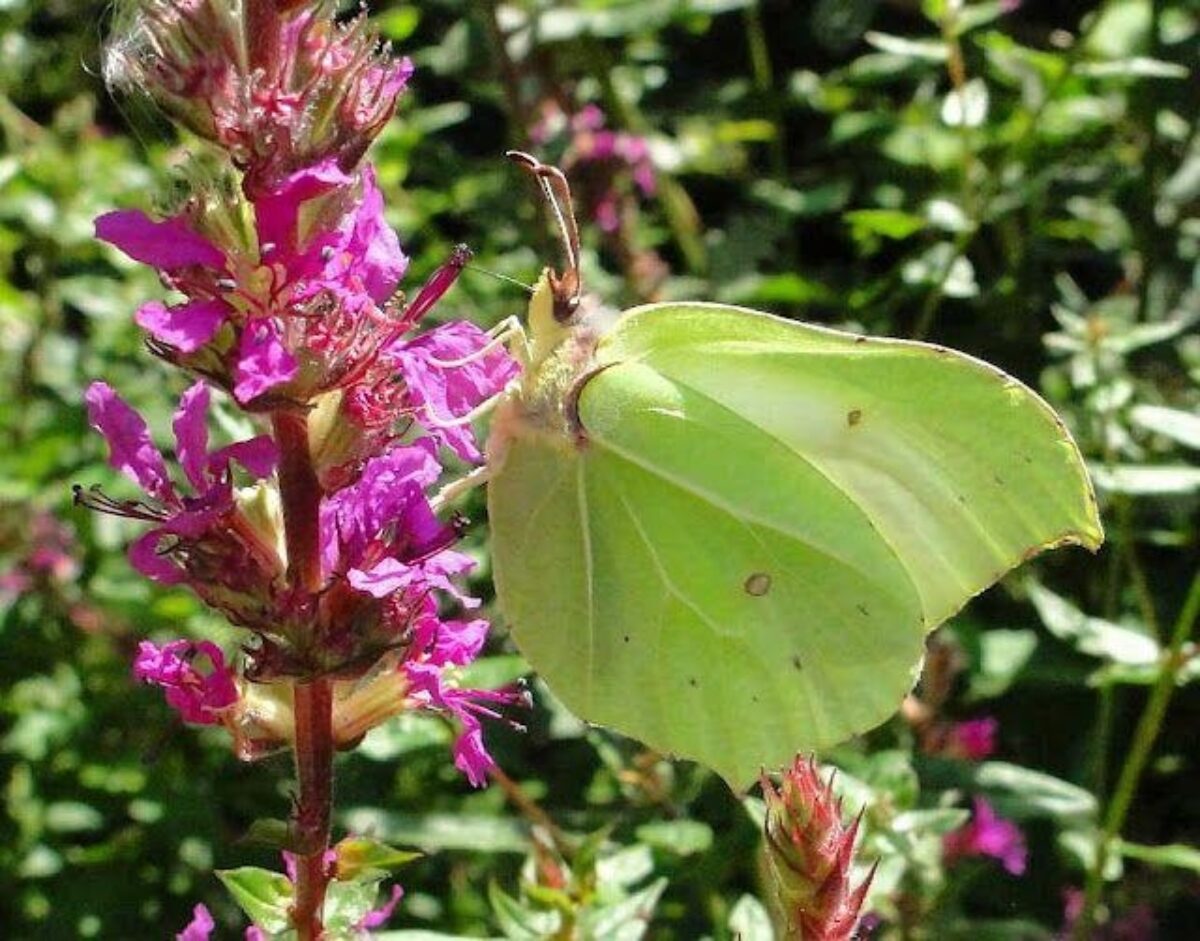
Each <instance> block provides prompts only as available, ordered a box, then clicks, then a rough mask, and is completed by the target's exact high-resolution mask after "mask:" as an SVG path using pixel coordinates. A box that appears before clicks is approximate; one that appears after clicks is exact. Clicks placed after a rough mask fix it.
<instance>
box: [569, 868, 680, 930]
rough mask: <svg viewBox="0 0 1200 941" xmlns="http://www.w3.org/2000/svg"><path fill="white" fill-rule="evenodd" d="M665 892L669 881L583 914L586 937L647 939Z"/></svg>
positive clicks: (581, 926)
mask: <svg viewBox="0 0 1200 941" xmlns="http://www.w3.org/2000/svg"><path fill="white" fill-rule="evenodd" d="M666 888H667V880H666V879H659V880H657V881H655V882H653V883H651V884H650V885H648V886H647V887H646V888H644V889H642V890H641V891H640V892H636V893H634V894H633V895H630V896H629V897H628V898H624V899H621V900H620V901H619V902H615V903H613V904H612V905H608V906H606V907H604V908H601V909H593V910H590V911H588V912H586V913H584V915H583V917H581V918H580V919H579V927H580V928H581V929H582V932H583V937H586V938H606V939H610V941H638V939H640V938H642V937H644V936H645V934H646V929H647V928H648V927H649V926H650V919H651V918H652V917H653V916H654V910H655V908H657V907H658V900H659V898H660V897H661V896H662V894H663V891H664V890H665V889H666Z"/></svg>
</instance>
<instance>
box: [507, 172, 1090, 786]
mask: <svg viewBox="0 0 1200 941" xmlns="http://www.w3.org/2000/svg"><path fill="white" fill-rule="evenodd" d="M512 156H513V157H514V159H515V160H517V162H519V163H521V164H522V165H524V166H525V167H526V168H527V169H529V170H530V171H531V172H533V173H534V175H535V176H536V177H537V179H538V180H539V181H540V183H541V185H542V188H543V190H544V192H545V194H546V196H547V198H548V200H549V202H550V205H551V206H552V207H553V208H554V210H555V212H556V214H557V216H558V220H559V225H560V228H561V229H562V231H563V234H564V240H565V242H566V244H567V253H568V260H567V268H566V270H565V271H564V272H563V274H562V275H558V274H556V273H555V272H554V271H552V270H550V269H547V270H546V271H545V272H544V273H543V275H542V277H541V279H540V280H539V282H538V284H537V287H536V288H535V290H534V292H533V297H532V300H531V302H530V304H529V314H528V327H529V340H528V342H526V343H525V344H517V346H518V347H519V348H518V349H517V350H516V352H517V354H518V355H519V356H520V357H521V358H523V361H524V371H523V374H522V376H521V378H520V380H519V382H518V383H517V384H516V386H515V387H514V388H513V389H512V390H511V391H510V392H509V393H507V394H506V396H505V397H504V398H503V399H502V401H501V402H500V403H499V405H498V407H497V410H496V413H495V416H494V418H493V421H492V427H491V433H490V439H489V442H488V448H487V450H488V464H487V468H486V471H485V473H486V476H487V478H488V481H489V482H488V512H489V516H490V521H491V531H492V552H493V558H494V574H495V583H496V592H497V596H498V600H499V604H500V608H501V610H502V612H503V613H504V615H505V617H506V618H507V619H508V620H509V621H510V622H511V626H512V634H513V637H514V639H515V640H516V643H517V646H518V647H519V648H520V650H521V651H522V653H523V654H524V655H525V657H526V658H527V659H528V660H529V662H530V664H531V665H532V666H533V668H534V669H535V670H537V671H538V672H539V673H540V674H541V676H542V677H543V679H544V680H545V681H546V683H547V684H548V685H549V686H550V688H551V689H552V690H553V691H554V692H555V693H556V694H557V695H558V696H559V697H560V698H561V699H562V701H563V702H564V703H565V704H566V705H567V706H568V707H569V708H570V709H571V710H572V711H574V712H575V713H576V714H578V715H579V716H580V717H582V718H584V719H586V720H588V721H591V722H595V723H599V724H602V725H605V726H610V727H612V728H613V729H616V730H619V731H620V732H623V733H625V734H627V735H631V736H633V737H635V738H638V739H640V740H642V741H643V742H645V743H646V744H648V745H650V746H652V747H654V748H656V749H658V750H660V751H663V752H666V753H669V754H672V755H677V756H682V757H686V758H692V759H695V760H697V761H699V762H702V763H703V764H706V765H708V766H710V767H712V768H713V769H715V770H716V771H717V772H718V773H719V774H721V776H722V777H724V778H725V779H726V780H727V781H728V782H730V784H732V785H733V786H735V787H742V786H745V785H747V784H748V783H750V782H751V781H752V780H753V779H754V778H755V777H756V775H757V774H758V772H759V770H760V769H761V768H762V767H764V766H766V767H773V766H779V765H782V764H784V763H785V762H786V761H788V760H789V759H790V758H791V757H792V756H793V755H794V754H796V753H797V752H798V751H802V750H809V749H821V748H825V747H827V746H830V745H833V744H836V743H838V742H840V741H842V740H844V739H847V738H849V737H851V736H853V735H855V734H858V733H861V732H864V731H866V730H868V729H871V728H873V727H875V726H877V725H879V724H880V723H882V722H883V721H884V720H886V719H887V718H888V717H889V716H891V715H892V714H893V713H894V712H895V711H896V710H897V708H898V706H899V704H900V702H901V700H902V698H903V697H904V695H905V694H906V693H907V692H908V691H909V690H910V689H911V687H912V685H913V683H914V681H915V679H916V676H917V673H918V671H919V668H920V663H921V659H922V654H923V650H924V639H925V636H926V635H927V634H928V633H929V632H930V631H931V630H932V629H933V628H934V627H936V626H937V625H938V624H940V623H941V622H942V621H944V620H946V618H948V617H950V616H951V615H952V614H954V613H955V612H956V611H958V610H959V608H961V607H962V606H963V605H964V604H965V603H966V602H967V600H968V599H970V598H971V597H972V596H974V595H976V594H978V593H979V592H980V591H982V590H983V589H985V588H987V587H988V586H989V585H991V584H993V583H994V582H995V581H996V580H997V579H999V578H1000V577H1001V576H1002V575H1004V574H1005V572H1007V571H1008V570H1009V569H1011V568H1013V567H1014V566H1016V565H1017V564H1019V563H1020V562H1021V561H1022V560H1024V559H1027V558H1029V557H1030V556H1032V555H1034V554H1035V553H1037V552H1039V551H1041V550H1042V549H1046V548H1049V547H1053V546H1058V545H1062V544H1064V543H1078V544H1082V545H1084V546H1086V547H1088V548H1090V549H1095V548H1096V547H1098V546H1099V544H1100V543H1101V541H1102V539H1103V532H1102V529H1101V525H1100V521H1099V518H1098V514H1097V510H1096V503H1095V498H1094V496H1093V493H1092V489H1091V485H1090V483H1089V481H1088V477H1087V473H1086V471H1085V468H1084V465H1083V461H1082V459H1081V457H1080V455H1079V452H1078V450H1077V448H1076V446H1075V444H1074V442H1073V441H1072V440H1071V437H1070V435H1069V434H1068V432H1067V431H1066V429H1065V428H1064V427H1063V424H1062V422H1061V421H1060V420H1059V419H1058V417H1057V416H1056V415H1055V414H1054V412H1053V411H1052V410H1051V408H1050V407H1049V406H1048V405H1047V404H1046V403H1045V402H1044V401H1042V399H1040V398H1039V397H1038V396H1037V395H1036V394H1035V393H1034V392H1032V391H1031V390H1029V389H1028V388H1026V387H1025V386H1024V385H1022V384H1021V383H1020V382H1018V381H1017V380H1015V379H1013V378H1012V377H1010V376H1007V375H1005V374H1004V373H1003V372H1001V371H1000V370H998V369H995V368H993V367H992V366H990V365H988V364H986V363H984V362H981V361H979V360H977V359H973V358H971V357H970V356H966V355H964V354H962V353H957V352H954V351H952V350H948V349H945V348H943V347H939V346H933V345H929V344H923V343H915V342H910V341H904V340H890V339H875V338H871V337H864V336H856V335H853V334H850V333H843V332H840V331H836V330H830V329H826V328H823V327H816V326H812V325H809V324H803V323H797V322H795V321H791V320H786V319H783V318H780V317H776V316H772V315H769V314H764V313H759V312H758V311H753V310H746V309H743V308H739V307H731V306H727V305H723V304H710V303H664V304H650V305H646V306H643V307H635V308H633V309H631V310H627V311H625V312H624V313H622V314H621V315H620V316H619V318H618V319H616V320H615V322H614V323H612V324H611V325H610V326H608V327H607V328H603V327H597V326H596V325H595V323H594V322H593V319H592V318H591V317H589V315H587V314H586V313H584V312H583V308H584V307H585V306H586V303H581V298H582V294H581V290H580V275H579V260H578V239H577V237H576V235H575V228H574V220H573V217H572V213H571V205H570V193H569V189H568V187H567V183H566V180H565V178H564V177H563V176H562V174H561V173H560V172H559V171H558V170H556V169H554V168H552V167H547V166H545V165H543V164H540V163H539V162H538V161H537V160H536V159H534V158H532V157H529V156H528V155H525V154H514V155H512Z"/></svg>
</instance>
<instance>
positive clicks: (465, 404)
mask: <svg viewBox="0 0 1200 941" xmlns="http://www.w3.org/2000/svg"><path fill="white" fill-rule="evenodd" d="M490 342H491V337H489V336H488V335H487V334H486V333H485V332H484V331H483V330H480V329H479V328H478V327H476V326H475V325H474V324H471V323H467V322H465V321H456V322H454V323H449V324H445V325H444V326H441V327H437V328H436V329H434V330H430V331H429V332H428V333H424V334H422V335H421V336H419V337H416V338H415V339H412V340H408V341H404V342H401V343H397V344H394V345H393V346H392V347H390V348H389V349H388V351H387V356H388V357H389V358H390V359H391V360H392V361H393V362H395V364H396V366H397V368H398V369H399V371H400V372H401V374H402V375H403V376H404V381H405V382H406V383H407V384H408V389H409V393H410V395H411V396H412V399H413V404H414V405H415V406H416V407H417V408H418V413H417V416H416V418H417V421H419V422H420V423H421V424H422V425H423V426H424V427H426V428H427V429H429V433H430V434H432V435H433V436H434V437H436V438H437V439H438V440H439V441H440V442H441V443H442V444H444V445H446V446H447V447H449V448H450V449H451V450H452V451H454V453H455V454H457V455H458V456H459V457H460V458H462V459H463V460H464V461H467V462H469V463H478V462H479V461H480V460H482V455H481V454H480V453H479V448H478V447H477V446H476V444H475V436H474V433H473V432H472V431H471V428H470V427H469V426H467V425H454V424H451V423H452V422H453V421H454V420H456V419H458V418H461V417H462V416H464V415H466V414H467V413H468V412H470V411H471V410H472V409H473V408H475V407H476V406H477V405H480V404H481V403H482V402H484V401H485V400H486V399H489V398H491V397H492V396H494V395H498V394H499V393H500V392H502V391H504V387H505V385H507V383H508V382H509V380H511V379H512V378H513V377H514V376H516V375H517V373H518V372H519V367H518V366H517V364H516V363H515V362H514V361H513V359H512V358H511V357H510V356H509V355H508V353H506V352H505V351H504V350H502V349H494V350H488V351H487V352H486V353H485V352H484V349H485V347H486V346H487V345H488V343H490ZM463 359H466V360H467V362H465V363H464V364H463V365H461V366H456V367H453V368H444V367H442V366H439V365H438V361H443V362H445V361H459V360H463Z"/></svg>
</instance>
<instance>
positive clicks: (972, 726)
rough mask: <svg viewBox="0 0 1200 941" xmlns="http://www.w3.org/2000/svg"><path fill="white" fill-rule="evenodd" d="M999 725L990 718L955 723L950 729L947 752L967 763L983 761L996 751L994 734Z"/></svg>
mask: <svg viewBox="0 0 1200 941" xmlns="http://www.w3.org/2000/svg"><path fill="white" fill-rule="evenodd" d="M999 728H1000V723H999V722H997V721H996V720H995V719H993V718H992V717H990V716H987V717H984V718H982V719H969V720H968V721H966V722H956V723H955V724H954V725H953V726H952V727H951V728H950V733H949V736H948V741H947V751H949V753H950V754H951V755H954V756H956V757H960V758H963V759H965V760H967V761H983V760H984V759H985V758H990V757H991V756H992V754H993V753H994V752H995V751H996V732H997V730H998V729H999Z"/></svg>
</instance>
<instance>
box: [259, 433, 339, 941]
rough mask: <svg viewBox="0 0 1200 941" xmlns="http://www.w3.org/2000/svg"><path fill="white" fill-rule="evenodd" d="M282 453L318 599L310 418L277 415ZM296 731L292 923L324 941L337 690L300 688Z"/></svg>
mask: <svg viewBox="0 0 1200 941" xmlns="http://www.w3.org/2000/svg"><path fill="white" fill-rule="evenodd" d="M272 425H273V430H274V432H275V442H276V444H277V445H278V446H279V452H280V460H279V493H280V497H281V500H282V503H283V528H284V537H285V539H286V542H287V555H288V581H289V582H290V583H291V585H292V586H293V587H294V588H297V589H300V590H305V591H311V592H315V591H318V590H320V587H321V554H320V530H319V526H318V519H319V515H318V511H319V510H320V505H321V495H322V491H321V484H320V481H318V480H317V474H316V471H315V470H314V469H313V465H312V455H311V454H310V453H309V449H308V421H307V418H306V416H305V415H304V414H303V413H295V412H275V413H274V414H273V415H272ZM293 711H294V715H295V728H296V741H295V752H296V780H297V792H296V807H295V810H294V812H293V816H292V820H293V824H294V826H295V836H296V843H297V859H296V896H295V900H294V901H293V903H292V924H293V925H294V926H295V928H296V934H297V936H298V938H299V941H320V938H321V936H322V934H323V931H324V927H323V925H322V909H323V908H324V907H325V889H326V887H327V886H328V884H329V873H328V872H327V869H326V866H325V853H326V851H327V849H328V847H329V831H330V817H331V816H332V812H333V751H334V748H333V728H332V718H333V684H332V682H331V681H330V680H327V679H321V678H317V679H313V680H309V681H307V682H301V683H297V684H295V686H294V687H293Z"/></svg>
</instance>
